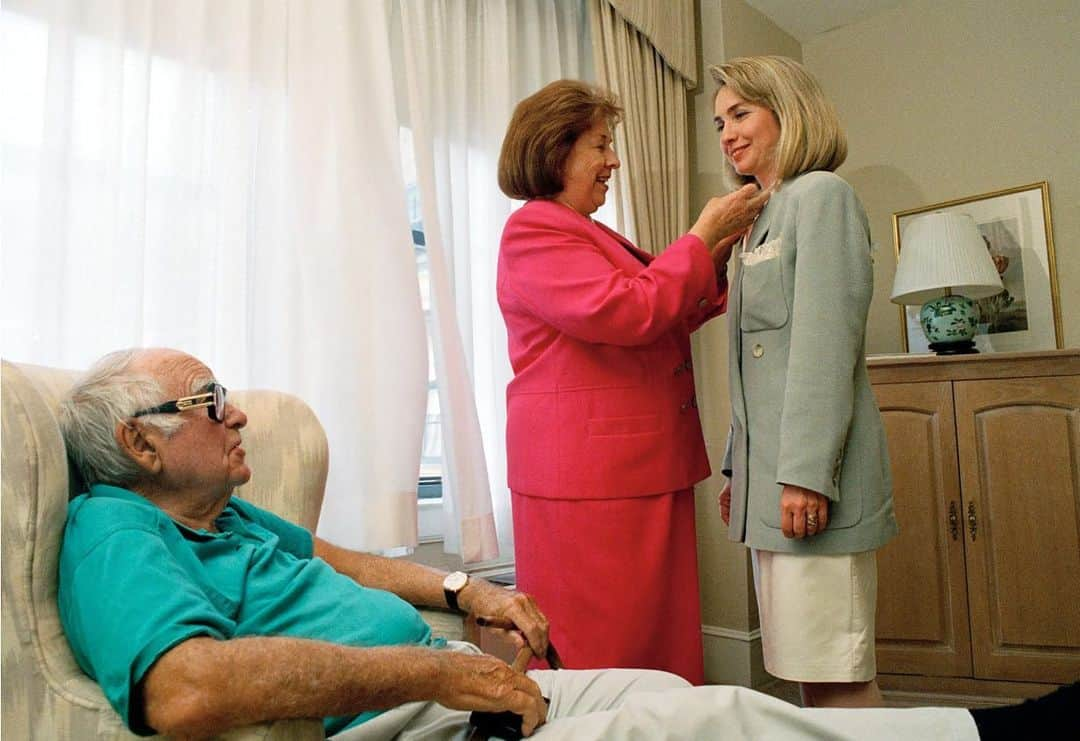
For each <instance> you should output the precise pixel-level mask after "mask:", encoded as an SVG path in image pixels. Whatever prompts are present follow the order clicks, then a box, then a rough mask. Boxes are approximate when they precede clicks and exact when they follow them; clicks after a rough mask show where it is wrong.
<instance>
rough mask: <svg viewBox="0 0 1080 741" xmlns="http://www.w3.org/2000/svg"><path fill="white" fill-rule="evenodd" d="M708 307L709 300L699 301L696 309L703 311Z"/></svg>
mask: <svg viewBox="0 0 1080 741" xmlns="http://www.w3.org/2000/svg"><path fill="white" fill-rule="evenodd" d="M708 305H709V299H707V298H703V299H700V300H698V302H697V307H698V308H699V309H704V308H705V307H706V306H708Z"/></svg>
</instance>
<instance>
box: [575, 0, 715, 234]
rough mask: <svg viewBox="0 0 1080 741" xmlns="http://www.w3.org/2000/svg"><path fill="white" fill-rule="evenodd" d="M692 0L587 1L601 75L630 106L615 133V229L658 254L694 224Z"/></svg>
mask: <svg viewBox="0 0 1080 741" xmlns="http://www.w3.org/2000/svg"><path fill="white" fill-rule="evenodd" d="M693 19H694V15H693V4H692V1H691V0H663V1H660V0H590V3H589V20H590V23H591V24H592V35H593V45H594V46H593V49H594V58H595V65H596V79H597V82H598V83H599V84H600V85H602V86H604V87H606V88H608V89H609V90H611V91H612V92H614V93H615V94H617V95H618V96H619V99H620V101H621V103H622V105H623V107H624V108H625V110H626V114H625V120H624V123H623V125H622V126H620V127H619V128H618V129H617V130H616V132H615V147H616V151H618V153H619V156H620V157H621V158H622V161H623V168H622V172H621V173H620V174H619V175H618V176H617V177H616V179H615V201H616V207H617V211H618V228H619V230H620V231H622V232H623V233H625V234H626V235H627V236H629V237H631V238H633V239H635V240H636V241H637V243H638V244H639V245H640V246H641V247H642V248H643V249H646V250H648V251H650V252H652V253H653V254H659V253H660V252H661V251H662V250H663V249H664V247H666V246H667V245H668V244H669V243H671V242H672V241H674V240H675V239H677V238H678V237H679V236H680V235H682V234H684V233H685V232H686V231H687V229H688V228H689V226H690V223H689V217H690V214H689V209H690V203H689V201H690V195H689V191H690V187H689V176H690V163H689V150H688V133H687V129H688V125H687V112H686V96H687V89H688V88H690V87H693V86H694V85H695V84H696V81H695V77H696V74H695V72H694V71H695V70H696V69H697V53H696V50H695V48H694V30H693Z"/></svg>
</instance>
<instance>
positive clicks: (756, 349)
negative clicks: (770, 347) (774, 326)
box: [750, 345, 765, 358]
mask: <svg viewBox="0 0 1080 741" xmlns="http://www.w3.org/2000/svg"><path fill="white" fill-rule="evenodd" d="M750 353H751V354H752V355H753V356H754V357H755V358H760V357H761V356H762V355H764V354H765V348H764V347H762V346H761V345H754V349H753V350H751V351H750Z"/></svg>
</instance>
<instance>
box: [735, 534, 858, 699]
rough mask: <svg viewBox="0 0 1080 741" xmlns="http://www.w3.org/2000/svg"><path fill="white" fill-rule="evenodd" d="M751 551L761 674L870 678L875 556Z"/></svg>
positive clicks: (805, 678) (853, 679) (820, 678)
mask: <svg viewBox="0 0 1080 741" xmlns="http://www.w3.org/2000/svg"><path fill="white" fill-rule="evenodd" d="M750 553H751V560H752V562H753V566H754V589H755V591H756V592H757V602H758V612H759V614H760V617H761V647H762V652H763V653H764V657H765V669H766V671H768V672H769V674H772V675H773V676H774V677H780V678H781V679H786V680H789V681H792V682H869V681H870V680H871V679H873V678H874V676H875V675H876V674H877V662H876V660H875V657H874V610H875V607H876V604H877V560H876V557H875V552H874V551H865V552H863V553H850V554H847V553H845V554H839V555H829V556H804V555H795V554H791V553H776V552H772V551H759V550H755V549H751V551H750Z"/></svg>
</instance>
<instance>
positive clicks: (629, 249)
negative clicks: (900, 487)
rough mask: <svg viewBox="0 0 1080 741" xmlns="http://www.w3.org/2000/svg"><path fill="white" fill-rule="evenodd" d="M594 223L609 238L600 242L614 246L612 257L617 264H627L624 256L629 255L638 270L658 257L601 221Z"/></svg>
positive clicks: (607, 245)
mask: <svg viewBox="0 0 1080 741" xmlns="http://www.w3.org/2000/svg"><path fill="white" fill-rule="evenodd" d="M592 224H593V226H594V227H595V228H596V229H597V230H598V231H599V232H600V233H601V234H603V235H604V236H606V237H607V239H605V240H603V241H601V242H600V244H602V245H604V246H605V247H611V248H612V257H613V258H614V260H615V264H617V265H626V264H627V263H626V261H625V259H624V258H626V257H629V258H630V260H631V263H632V264H634V265H635V267H636V268H637V270H640V269H641V268H644V267H645V266H646V265H648V264H649V263H651V262H652V261H653V260H654V259H656V258H655V257H654V256H653V255H651V254H649V253H648V252H646V251H645V250H643V249H640V248H639V247H637V246H636V245H634V244H631V242H630V240H628V239H627V238H626V237H624V236H623V235H621V234H619V233H618V232H617V231H615V230H614V229H610V228H608V227H607V226H605V225H604V224H601V223H600V222H599V221H594V222H592ZM610 242H615V244H614V245H610Z"/></svg>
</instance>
